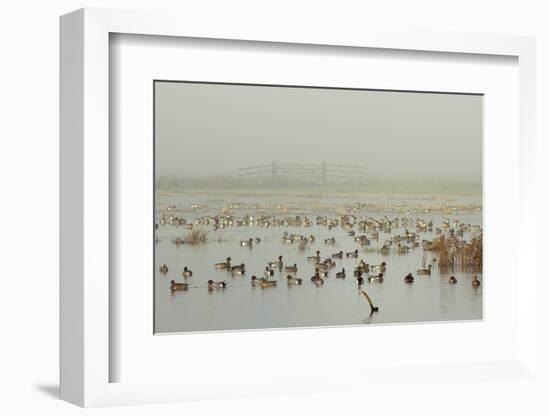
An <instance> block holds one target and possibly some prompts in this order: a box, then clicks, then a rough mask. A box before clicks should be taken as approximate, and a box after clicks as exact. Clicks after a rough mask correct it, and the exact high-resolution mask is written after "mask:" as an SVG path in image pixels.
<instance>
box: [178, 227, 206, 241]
mask: <svg viewBox="0 0 550 416" xmlns="http://www.w3.org/2000/svg"><path fill="white" fill-rule="evenodd" d="M206 235H207V233H206V231H204V230H201V229H194V230H193V231H191V232H189V233H187V235H186V236H185V237H183V241H184V242H185V244H199V243H206Z"/></svg>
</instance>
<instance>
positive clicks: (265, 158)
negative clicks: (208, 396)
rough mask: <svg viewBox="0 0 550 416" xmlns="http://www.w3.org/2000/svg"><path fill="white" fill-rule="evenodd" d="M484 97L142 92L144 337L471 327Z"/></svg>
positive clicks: (476, 308) (289, 90) (478, 265)
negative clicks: (150, 259)
mask: <svg viewBox="0 0 550 416" xmlns="http://www.w3.org/2000/svg"><path fill="white" fill-rule="evenodd" d="M482 130H483V96H482V95H479V94H454V93H439V92H414V91H385V90H366V89H353V88H347V89H346V88H328V87H302V86H285V85H252V84H228V83H207V82H183V81H155V82H154V146H155V156H154V158H155V160H154V164H155V169H154V170H155V187H154V192H155V195H154V201H155V218H154V228H155V241H154V242H153V244H154V259H155V261H154V263H155V264H154V273H153V279H154V325H155V327H154V332H155V333H158V334H160V333H184V332H193V331H195V332H196V331H228V330H247V329H272V328H298V327H301V328H303V327H322V326H343V325H368V324H390V323H405V322H407V323H414V322H436V321H456V320H460V321H465V320H479V319H482V317H483V316H482V310H483V308H482V305H483V224H482V212H483V211H482V210H483V206H482V174H483V170H482V143H483V131H482Z"/></svg>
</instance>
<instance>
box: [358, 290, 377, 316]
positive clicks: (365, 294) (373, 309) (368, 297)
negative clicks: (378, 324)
mask: <svg viewBox="0 0 550 416" xmlns="http://www.w3.org/2000/svg"><path fill="white" fill-rule="evenodd" d="M361 293H362V294H363V296H365V298H367V301H368V302H369V305H370V310H371V312H378V306H374V305H373V303H372V300H371V299H370V296H369V295H368V294H367V292H365V291H364V290H362V291H361Z"/></svg>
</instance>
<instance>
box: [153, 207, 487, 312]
mask: <svg viewBox="0 0 550 416" xmlns="http://www.w3.org/2000/svg"><path fill="white" fill-rule="evenodd" d="M159 223H160V224H172V225H176V226H183V227H184V228H186V229H194V228H195V227H197V226H201V227H202V228H205V227H209V226H210V227H212V228H213V231H216V230H220V229H223V228H226V227H244V226H249V227H250V226H257V227H262V228H268V227H287V228H288V227H306V228H307V227H311V226H312V225H314V224H315V225H317V226H324V227H326V229H328V230H331V229H332V228H334V227H339V228H341V229H343V230H345V232H346V233H347V235H348V236H349V237H351V238H352V239H353V241H354V243H356V244H358V245H359V248H364V250H363V249H362V251H361V254H362V253H363V251H365V252H368V249H369V246H371V243H372V242H373V241H379V240H381V236H382V234H389V235H388V237H387V238H385V239H383V241H381V242H380V243H379V244H378V245H377V248H376V249H375V250H376V252H378V253H380V254H382V255H387V254H390V253H394V254H399V255H401V254H406V253H408V252H409V250H412V249H415V248H416V247H422V249H423V251H424V252H428V251H430V250H431V244H432V242H431V241H429V240H422V241H421V240H420V232H435V234H436V235H440V234H442V233H444V234H445V235H446V236H447V237H448V239H449V241H451V242H453V244H457V245H459V244H463V243H465V241H463V240H461V237H463V235H464V233H465V232H471V233H474V234H475V233H481V227H479V226H473V225H470V224H464V223H461V222H459V221H451V220H448V219H446V220H444V221H443V223H442V224H441V225H440V226H439V227H434V224H433V221H431V220H430V221H427V220H425V219H422V218H417V219H411V218H409V217H402V218H394V219H389V218H388V217H383V218H380V219H375V218H372V217H367V216H359V215H354V214H345V215H339V216H336V217H329V216H317V217H316V218H310V217H309V216H307V215H295V216H287V217H277V216H274V215H260V214H258V215H256V216H252V215H244V216H240V217H238V216H233V215H229V214H221V215H205V216H201V217H198V218H196V219H195V220H194V221H191V222H188V221H186V220H185V219H184V218H180V217H177V216H174V215H168V216H166V215H162V216H161V217H160V221H159ZM157 227H158V225H157ZM413 227H414V229H416V231H409V228H411V229H412V228H413ZM392 228H403V229H404V233H400V234H398V235H392ZM349 237H348V238H349ZM182 241H183V240H182V239H180V238H178V239H176V240H173V242H174V243H176V244H182ZM280 241H281V243H282V244H295V245H297V247H298V249H299V251H300V252H302V251H305V249H306V248H307V247H308V246H309V245H311V244H312V243H314V242H315V241H316V237H315V236H314V235H313V234H309V235H301V234H290V233H289V232H288V231H285V232H284V233H283V235H282V238H281V240H280ZM261 242H262V239H261V238H259V237H249V238H247V239H244V240H240V241H239V245H240V246H241V247H247V248H250V249H252V248H253V247H254V246H255V245H257V244H260V243H261ZM321 242H322V244H324V245H325V246H327V247H330V246H332V245H335V244H336V238H335V237H330V238H325V239H321ZM329 253H330V251H329ZM361 254H360V251H359V249H355V250H353V251H349V252H344V251H343V250H340V251H337V252H333V253H330V254H325V255H323V256H322V255H321V251H320V250H316V252H315V255H312V256H305V257H304V260H307V261H306V263H307V264H309V265H310V266H309V268H308V267H300V270H299V268H298V266H297V264H295V263H293V264H287V263H285V262H284V259H283V256H282V255H281V256H279V257H278V258H277V259H276V260H273V261H267V262H266V263H264V264H265V267H264V269H263V270H261V273H258V271H256V272H255V274H251V275H250V283H251V286H252V287H259V288H262V289H267V288H276V287H277V286H280V284H286V285H288V286H300V285H302V284H303V283H304V278H302V277H299V276H300V275H303V274H306V276H307V275H309V280H310V282H311V284H313V285H315V286H317V287H320V286H322V285H323V284H324V283H325V279H326V278H328V277H329V276H334V278H336V279H348V278H352V279H353V280H354V282H355V284H356V285H357V287H358V288H359V289H360V290H361V291H362V293H363V294H364V296H365V297H366V298H367V300H368V302H369V304H370V306H371V309H372V310H377V308H376V307H374V306H373V303H372V301H371V299H370V298H369V296H368V294H367V293H366V292H365V291H364V289H363V287H364V285H365V283H378V284H382V283H383V282H384V279H385V278H386V273H387V269H388V265H387V263H386V262H385V261H382V262H381V263H380V264H369V263H367V262H366V261H365V260H363V259H362V258H361ZM425 263H426V260H425V253H424V256H423V259H422V267H421V268H419V269H417V270H416V275H417V278H418V276H429V275H431V273H432V268H433V267H435V265H436V263H437V259H436V257H433V258H432V261H431V264H429V265H428V266H427V267H426V265H425ZM212 266H213V268H214V269H216V270H219V271H223V272H225V273H227V275H229V276H232V277H237V276H244V275H247V274H248V273H247V272H248V267H247V266H246V264H244V263H234V262H233V260H232V258H231V257H227V258H226V259H225V261H221V262H219V263H215V264H213V265H212ZM344 266H345V267H344ZM262 267H263V266H262ZM168 271H169V269H168V265H166V264H163V265H162V266H161V267H160V272H161V274H163V275H166V274H167V273H168ZM181 276H182V277H183V279H184V281H183V282H176V281H175V280H171V281H170V286H169V287H170V291H171V292H177V291H187V290H188V289H189V288H190V284H189V283H188V279H189V278H191V277H192V276H193V272H192V271H191V270H190V269H189V268H188V267H187V266H186V267H184V269H183V271H181ZM414 281H415V276H414V275H413V273H412V272H410V273H407V274H406V275H405V276H404V277H403V282H404V283H405V284H413V283H414ZM457 282H458V280H457V279H456V277H455V276H450V277H449V279H448V283H449V284H451V285H454V284H456V283H457ZM471 285H472V286H473V287H474V288H477V287H479V286H480V285H481V282H480V280H479V279H478V277H477V275H473V279H472V282H471ZM227 286H228V282H227V281H226V280H214V279H209V280H208V282H207V286H206V287H207V290H208V291H216V290H224V289H225V288H226V287H227Z"/></svg>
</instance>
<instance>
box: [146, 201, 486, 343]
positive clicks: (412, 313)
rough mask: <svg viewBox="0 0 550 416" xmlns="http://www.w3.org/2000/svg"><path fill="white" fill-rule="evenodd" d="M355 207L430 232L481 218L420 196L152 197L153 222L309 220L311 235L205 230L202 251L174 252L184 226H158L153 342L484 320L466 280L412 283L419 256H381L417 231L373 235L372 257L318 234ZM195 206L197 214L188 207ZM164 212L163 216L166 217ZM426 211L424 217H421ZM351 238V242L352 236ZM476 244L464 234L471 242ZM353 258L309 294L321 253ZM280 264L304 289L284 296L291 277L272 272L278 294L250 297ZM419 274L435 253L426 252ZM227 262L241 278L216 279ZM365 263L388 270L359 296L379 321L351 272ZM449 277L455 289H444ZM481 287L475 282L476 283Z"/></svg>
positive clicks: (470, 204) (477, 295)
mask: <svg viewBox="0 0 550 416" xmlns="http://www.w3.org/2000/svg"><path fill="white" fill-rule="evenodd" d="M357 202H362V203H364V202H367V205H366V206H364V207H363V208H361V210H360V211H359V212H358V213H356V215H359V216H363V215H365V216H372V217H374V218H382V217H384V216H386V215H387V216H388V217H389V218H390V219H393V218H395V217H399V218H403V217H407V218H410V219H415V218H424V219H426V221H429V220H433V222H434V229H435V227H436V226H439V225H440V224H441V223H442V221H443V220H444V219H446V218H447V219H450V220H451V221H454V220H458V221H460V222H463V223H466V224H472V225H481V209H480V205H479V198H477V197H452V198H451V197H433V196H423V195H398V194H390V195H383V194H378V195H369V196H368V197H365V196H362V197H361V196H357V195H339V196H338V197H335V196H326V195H323V196H321V197H311V196H307V195H293V196H292V197H291V198H290V197H289V196H288V195H277V194H270V193H269V192H268V193H264V194H257V193H256V194H253V195H252V194H246V193H242V194H237V195H236V194H234V193H220V192H217V193H215V194H212V193H201V192H167V191H160V192H158V193H157V198H156V203H157V209H156V217H157V218H156V222H157V223H158V221H159V217H160V215H162V214H163V213H164V214H165V215H175V216H178V217H181V218H185V219H186V220H187V222H188V223H189V222H192V221H194V220H195V219H196V218H198V217H201V216H204V215H217V214H220V213H221V212H222V210H225V211H224V212H228V213H229V214H230V215H233V216H235V217H237V216H243V215H257V214H258V213H260V212H261V213H263V214H268V215H275V216H277V217H283V216H284V217H287V216H295V215H307V216H308V217H309V218H310V219H311V220H313V225H312V226H311V227H307V228H306V227H303V226H301V227H296V226H291V227H269V228H262V227H258V226H243V227H237V226H232V227H227V228H225V229H220V230H216V231H214V230H213V227H212V226H196V228H201V229H203V230H205V231H207V232H208V242H207V243H204V244H196V245H188V244H181V245H176V244H174V243H173V240H174V239H175V238H177V237H183V236H185V235H186V234H187V233H188V232H189V230H188V229H185V228H184V227H182V226H174V225H160V226H159V228H158V230H157V232H156V239H157V241H156V243H155V262H156V265H155V276H154V279H155V332H156V333H170V332H187V331H213V330H237V329H260V328H261V329H264V328H287V327H312V326H334V325H363V324H381V323H400V322H426V321H450V320H477V319H481V318H482V294H483V289H482V286H483V285H481V286H480V287H478V288H474V287H472V284H471V281H472V276H473V273H472V272H471V271H463V270H454V271H448V270H447V271H440V270H439V267H437V265H436V266H435V267H434V269H433V271H432V274H431V275H430V276H419V275H417V273H416V271H417V269H419V268H421V267H422V258H423V255H424V251H423V249H422V248H421V247H418V248H414V249H411V250H410V251H409V252H408V253H407V254H397V253H395V252H393V251H392V253H391V254H388V255H383V254H381V253H379V252H377V249H378V248H379V247H381V245H382V244H383V241H384V240H385V239H387V238H389V237H391V236H393V235H398V234H401V235H402V234H403V233H404V232H405V228H407V229H408V230H409V231H413V232H415V231H416V228H415V227H414V226H408V227H400V228H392V230H391V233H389V234H386V233H382V232H380V239H379V240H378V242H377V241H374V240H373V241H372V242H371V246H369V247H360V246H359V244H358V243H356V242H355V241H354V238H353V237H350V236H349V235H348V233H347V231H345V230H343V229H342V228H340V227H335V228H332V229H331V230H328V229H327V227H325V226H317V225H315V218H316V217H317V216H318V215H320V216H329V217H337V216H338V215H340V214H341V213H342V212H345V211H346V210H348V211H349V210H350V208H351V207H353V206H354V204H355V203H357ZM194 204H196V205H197V206H198V207H197V206H193V205H194ZM169 206H171V207H172V209H171V211H170V212H167V211H166V208H167V207H169ZM426 210H427V211H428V212H426ZM284 231H288V233H289V234H292V233H296V234H303V235H306V236H309V235H310V234H312V235H314V236H315V242H313V243H311V244H308V245H307V247H306V249H305V250H299V249H298V245H297V244H296V243H295V244H282V241H281V239H282V236H283V232H284ZM359 234H360V233H358V234H357V235H359ZM419 234H420V240H422V239H427V240H432V239H434V238H435V237H436V235H435V233H434V232H420V233H419ZM472 235H473V234H470V233H465V234H464V237H463V239H464V240H469V239H470V237H471V236H472ZM250 237H252V238H256V237H258V238H261V242H260V243H258V244H254V245H253V247H252V248H249V247H241V246H240V243H239V242H240V241H241V240H245V239H248V238H250ZM330 237H334V238H335V239H336V244H334V245H326V244H325V243H324V241H323V240H324V239H326V238H330ZM355 249H359V258H357V259H356V258H344V259H341V260H340V259H336V260H335V261H336V263H337V264H336V267H335V268H334V269H333V270H332V271H331V272H330V273H329V276H328V277H327V278H325V283H324V285H322V286H319V287H318V286H316V285H314V284H313V283H312V282H311V281H310V278H311V276H312V275H313V273H314V266H313V264H312V263H311V262H310V261H307V259H306V257H307V256H312V255H314V254H315V252H316V250H320V251H321V256H322V257H323V258H324V257H328V256H330V255H331V254H332V253H336V252H339V251H340V250H343V251H344V252H351V251H353V250H355ZM279 255H282V256H283V259H284V264H285V265H293V264H295V263H296V264H297V266H298V273H297V274H296V276H297V277H300V278H302V279H303V284H302V285H292V286H288V285H287V282H286V276H287V274H288V273H285V272H284V271H278V270H277V269H276V271H275V276H274V277H273V278H272V279H276V280H277V281H278V284H277V287H270V288H264V289H262V288H260V287H253V286H252V285H251V282H250V277H251V276H252V275H253V274H255V275H257V276H258V277H261V276H263V274H262V271H263V270H264V269H265V266H266V263H267V262H268V261H275V260H276V259H277V257H278V256H279ZM425 255H426V264H428V263H429V262H430V261H431V259H432V257H433V253H431V252H426V253H425ZM226 257H231V258H232V260H233V264H240V263H245V264H246V270H247V272H246V274H245V275H243V276H231V274H230V273H228V272H227V271H224V270H216V269H215V268H214V266H213V265H214V263H217V262H222V261H224V260H225V259H226ZM361 259H363V260H364V261H365V262H367V263H369V264H380V263H381V262H383V261H385V262H386V263H387V265H388V267H387V270H386V273H385V275H384V281H383V283H376V282H372V283H365V284H364V285H363V289H364V290H366V291H367V293H368V294H369V295H370V297H371V298H372V300H373V302H374V304H375V305H376V306H378V307H379V312H377V313H374V314H371V313H370V307H369V305H368V303H367V302H366V300H365V298H364V297H363V296H362V295H361V293H360V291H359V290H358V288H357V284H356V281H355V277H353V269H354V268H355V267H356V266H357V264H358V263H359V261H360V260H361ZM164 263H165V264H167V265H168V267H169V271H168V273H166V274H162V273H160V272H159V266H160V265H161V264H164ZM184 266H187V267H188V268H189V269H190V270H192V271H193V276H192V277H189V278H188V279H186V280H184V279H183V277H182V276H181V272H182V270H183V268H184ZM342 268H344V269H345V270H346V274H347V277H346V278H345V279H337V278H336V277H335V273H336V271H341V270H342ZM409 272H412V273H413V275H414V276H415V281H414V283H413V284H411V285H409V284H405V283H404V282H403V277H404V276H405V275H406V274H407V273H409ZM450 274H452V275H454V276H455V277H456V278H457V279H458V283H457V284H455V285H450V284H449V283H448V278H449V276H450ZM476 274H477V275H478V277H479V279H480V280H481V281H483V276H482V273H476ZM209 279H212V280H214V281H220V280H225V281H226V282H227V287H226V288H225V289H223V290H214V291H208V290H207V281H208V280H209ZM171 280H176V281H177V282H183V281H187V282H188V283H189V289H188V290H187V291H181V292H173V293H172V292H171V290H170V281H171Z"/></svg>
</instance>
